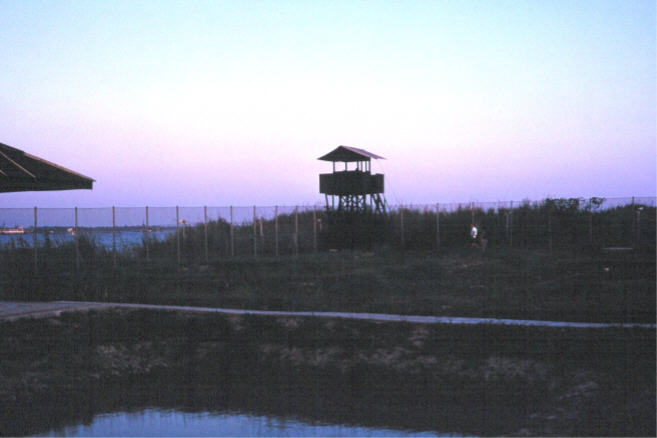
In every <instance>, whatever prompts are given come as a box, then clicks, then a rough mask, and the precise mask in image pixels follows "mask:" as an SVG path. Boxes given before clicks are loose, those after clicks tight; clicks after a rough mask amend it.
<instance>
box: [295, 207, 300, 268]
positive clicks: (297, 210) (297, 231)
mask: <svg viewBox="0 0 657 438" xmlns="http://www.w3.org/2000/svg"><path fill="white" fill-rule="evenodd" d="M294 255H295V256H298V255H299V207H298V206H297V207H294Z"/></svg>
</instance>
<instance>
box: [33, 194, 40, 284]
mask: <svg viewBox="0 0 657 438" xmlns="http://www.w3.org/2000/svg"><path fill="white" fill-rule="evenodd" d="M37 234H38V231H37V208H36V207H34V232H33V233H32V238H33V239H34V240H33V241H34V273H35V274H36V273H37V272H38V270H39V257H38V255H37V252H38V249H37V248H38V247H39V242H38V240H37Z"/></svg>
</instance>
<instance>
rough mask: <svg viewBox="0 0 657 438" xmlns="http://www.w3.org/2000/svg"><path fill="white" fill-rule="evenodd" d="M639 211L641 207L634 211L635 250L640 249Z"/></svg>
mask: <svg viewBox="0 0 657 438" xmlns="http://www.w3.org/2000/svg"><path fill="white" fill-rule="evenodd" d="M641 210H643V207H638V208H637V209H636V244H635V245H634V247H635V248H641Z"/></svg>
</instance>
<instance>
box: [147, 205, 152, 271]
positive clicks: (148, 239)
mask: <svg viewBox="0 0 657 438" xmlns="http://www.w3.org/2000/svg"><path fill="white" fill-rule="evenodd" d="M150 244H151V226H150V221H149V217H148V205H147V206H146V262H150V260H151V257H150V248H149V246H150Z"/></svg>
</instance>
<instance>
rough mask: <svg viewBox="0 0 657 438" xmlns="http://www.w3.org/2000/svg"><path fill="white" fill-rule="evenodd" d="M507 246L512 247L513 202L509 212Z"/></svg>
mask: <svg viewBox="0 0 657 438" xmlns="http://www.w3.org/2000/svg"><path fill="white" fill-rule="evenodd" d="M509 245H510V246H513V201H511V210H509Z"/></svg>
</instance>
